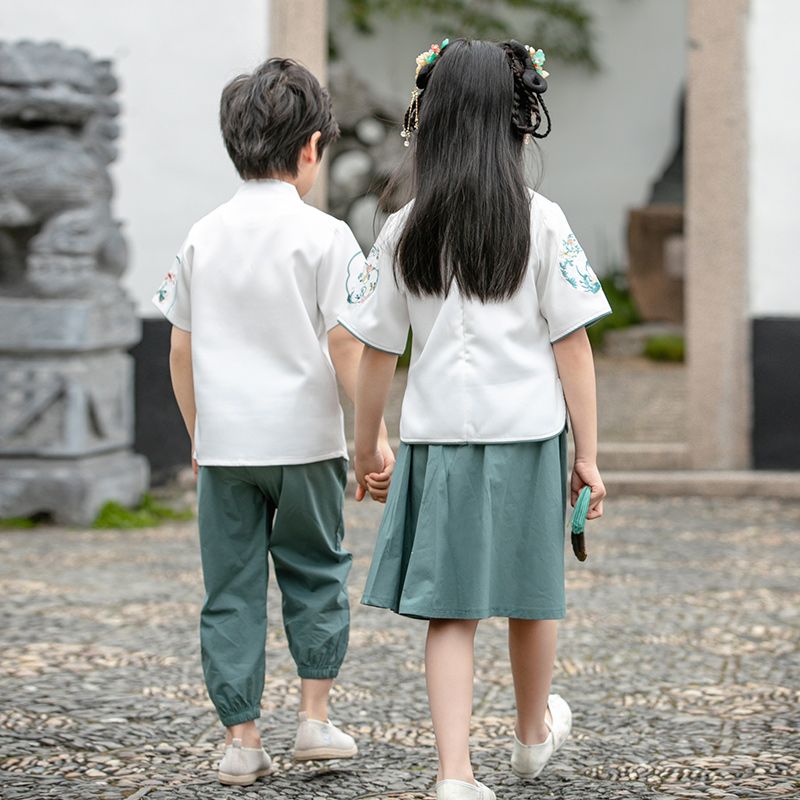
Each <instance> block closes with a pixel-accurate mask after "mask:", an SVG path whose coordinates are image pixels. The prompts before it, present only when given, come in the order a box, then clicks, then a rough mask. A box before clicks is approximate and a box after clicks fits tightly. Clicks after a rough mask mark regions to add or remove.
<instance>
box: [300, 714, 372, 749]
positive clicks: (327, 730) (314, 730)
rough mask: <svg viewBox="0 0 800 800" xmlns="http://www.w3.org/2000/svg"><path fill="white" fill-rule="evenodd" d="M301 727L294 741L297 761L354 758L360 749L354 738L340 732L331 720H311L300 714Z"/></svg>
mask: <svg viewBox="0 0 800 800" xmlns="http://www.w3.org/2000/svg"><path fill="white" fill-rule="evenodd" d="M299 718H300V725H299V727H298V728H297V738H296V739H295V740H294V759H295V761H321V760H323V759H328V758H353V757H354V756H356V755H358V747H356V743H355V740H354V739H353V737H352V736H348V735H347V734H346V733H344V732H343V731H340V730H339V729H338V728H337V727H336V726H335V725H334V724H333V723H332V722H331V721H330V720H326V721H325V722H322V721H320V720H318V719H309V718H308V715H307V714H306V713H305V711H301V712H300V714H299Z"/></svg>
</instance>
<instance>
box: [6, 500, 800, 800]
mask: <svg viewBox="0 0 800 800" xmlns="http://www.w3.org/2000/svg"><path fill="white" fill-rule="evenodd" d="M378 516H379V509H378V508H377V507H376V506H374V505H369V504H364V505H362V506H356V504H355V503H353V502H352V501H351V502H350V504H349V506H348V521H349V526H350V528H349V542H350V546H351V548H352V549H353V551H354V553H355V567H354V570H353V581H352V598H353V601H354V603H355V602H356V601H357V600H358V593H359V589H360V588H361V586H362V585H363V582H364V577H365V570H366V568H367V564H368V559H369V554H370V548H371V545H372V542H373V539H374V531H375V525H376V523H377V520H378ZM590 537H591V540H590V560H589V561H588V562H586V563H585V564H578V562H577V561H575V560H574V559H573V558H572V557H571V556H570V557H569V561H568V563H569V567H570V569H569V577H568V580H569V599H570V603H571V609H570V612H569V617H568V620H567V621H566V623H565V624H564V625H563V629H562V639H561V647H560V656H559V660H558V666H557V671H556V677H555V685H556V689H557V690H559V691H560V692H562V693H563V694H564V695H565V696H566V697H567V698H568V699H569V700H570V702H571V703H572V705H573V708H574V710H575V727H574V735H573V737H572V739H571V740H570V742H569V743H568V745H567V746H566V748H565V749H564V751H563V752H562V753H560V754H559V756H558V757H557V758H556V759H555V760H554V762H553V763H552V765H551V766H550V767H549V768H548V769H547V771H546V772H545V774H544V775H543V776H542V778H541V779H539V780H538V781H537V782H536V783H535V784H533V785H526V784H523V783H521V782H520V781H518V780H517V779H515V778H514V777H512V776H511V775H510V773H509V770H508V767H507V764H508V756H509V735H510V731H511V729H512V724H513V713H514V712H513V703H512V691H511V684H510V677H509V671H508V662H507V656H506V652H505V629H504V624H503V622H502V621H499V620H495V621H490V622H487V623H485V624H483V625H482V626H481V630H480V632H479V638H478V659H477V663H478V665H479V666H478V674H477V680H476V697H475V726H474V739H473V742H474V753H475V762H476V765H477V770H478V775H479V777H480V778H481V779H482V780H484V781H485V782H486V783H488V784H489V785H491V786H493V787H494V788H495V789H496V790H497V794H498V797H499V798H501V800H503V799H504V798H541V799H542V800H544V799H545V798H570V799H575V800H577V799H578V798H580V800H590V799H591V800H594V799H595V798H642V799H643V800H647V799H648V798H658V797H661V798H700V797H703V798H706V797H710V798H748V800H760V798H777V797H783V798H789V797H795V798H796V797H800V736H798V723H800V712H799V711H798V678H799V677H800V654H799V653H798V621H799V620H798V614H799V609H798V599H800V598H798V593H797V590H798V587H799V586H800V580H799V579H800V567H799V566H798V558H797V550H798V547H799V546H800V509H798V508H797V507H796V506H790V505H786V504H780V503H779V502H777V501H758V502H755V501H747V500H742V501H734V502H731V501H729V500H721V501H708V500H699V499H691V500H672V499H658V500H646V501H645V500H637V499H618V500H615V501H612V502H611V503H610V504H609V509H608V514H607V517H606V518H605V519H603V520H602V521H600V522H598V523H592V525H591V531H590ZM0 597H2V601H0V602H1V603H2V605H1V606H0V608H1V609H2V619H0V797H2V798H3V799H4V800H13V799H14V798H36V799H37V800H38V798H51V797H52V798H61V799H62V800H68V799H69V798H76V799H77V798H80V799H81V800H84V799H86V798H88V799H92V798H123V797H127V798H135V799H136V800H138V799H139V798H142V797H146V798H147V800H167V799H168V798H169V799H170V800H181V798H209V800H215V799H216V798H237V797H244V796H247V797H253V798H255V797H264V798H307V799H308V800H317V799H319V800H321V799H322V798H342V800H355V799H356V798H398V799H403V798H404V799H405V800H417V799H421V798H425V797H430V796H431V795H430V784H431V778H432V777H433V773H434V768H435V759H434V751H433V746H432V745H433V738H432V733H431V726H430V722H429V721H428V715H427V707H426V700H425V690H424V680H423V671H422V666H421V660H420V659H421V655H422V645H423V633H424V624H423V623H419V622H415V621H410V620H403V619H400V618H397V617H395V616H393V615H391V614H389V613H388V612H383V611H379V610H376V609H365V608H361V607H358V606H357V605H354V612H355V613H354V616H353V631H352V640H351V650H350V655H349V660H348V662H347V665H346V669H345V671H344V674H343V681H342V684H341V686H340V687H339V688H338V690H337V694H336V703H335V709H334V716H335V719H337V720H339V721H340V722H341V723H342V724H343V725H344V726H345V727H346V728H347V729H348V730H350V731H352V732H353V733H354V734H355V735H356V736H357V737H358V741H359V744H360V746H361V751H362V754H361V756H360V757H359V758H358V760H356V761H353V762H350V763H340V764H338V765H335V766H330V767H327V768H320V767H313V766H304V767H298V766H294V765H293V764H292V763H291V761H290V760H289V753H290V748H291V743H292V735H293V719H294V717H293V715H294V711H295V707H296V703H297V686H296V681H295V680H294V678H293V672H292V667H291V664H290V662H289V659H288V657H287V653H286V649H285V647H284V637H283V633H282V630H281V627H280V624H279V620H278V618H277V609H278V608H279V603H278V601H277V597H276V595H275V592H274V587H273V590H272V594H271V597H270V600H271V602H272V608H273V609H275V610H276V614H275V616H274V617H273V619H272V623H271V627H270V636H269V656H268V669H269V678H268V682H267V690H266V693H265V696H264V708H265V716H264V720H263V724H264V730H265V732H266V734H267V740H268V746H269V749H270V751H271V752H272V754H273V756H274V758H275V761H276V763H277V767H278V770H277V774H276V775H275V776H274V777H273V778H271V779H269V780H268V781H265V782H261V783H259V784H257V785H256V787H254V788H250V789H226V788H223V787H220V786H218V785H217V784H216V783H215V782H214V779H213V774H212V772H211V769H212V764H213V763H214V761H215V758H216V757H217V753H218V745H219V743H220V728H219V727H218V725H217V723H216V722H215V717H214V714H213V712H212V710H211V708H210V706H209V703H208V701H207V699H206V696H205V692H204V688H203V684H202V682H201V677H200V669H199V664H198V654H197V640H196V628H197V612H198V605H199V603H200V599H201V590H200V584H199V576H198V557H197V548H196V546H195V539H194V530H193V526H192V524H190V523H187V524H181V525H179V526H174V527H164V528H160V529H157V530H145V531H134V532H97V531H88V532H87V531H71V530H64V529H42V530H35V531H28V532H26V531H20V532H3V533H0Z"/></svg>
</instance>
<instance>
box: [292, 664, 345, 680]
mask: <svg viewBox="0 0 800 800" xmlns="http://www.w3.org/2000/svg"><path fill="white" fill-rule="evenodd" d="M297 674H298V675H299V676H300V677H301V678H309V679H311V680H317V681H323V680H328V679H329V678H335V677H336V676H337V675H338V674H339V667H299V666H298V668H297Z"/></svg>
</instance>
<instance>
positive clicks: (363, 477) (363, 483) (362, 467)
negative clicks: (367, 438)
mask: <svg viewBox="0 0 800 800" xmlns="http://www.w3.org/2000/svg"><path fill="white" fill-rule="evenodd" d="M355 471H356V480H357V481H358V486H357V487H356V500H358V501H361V500H363V499H364V498H365V497H366V496H367V490H368V489H369V487H368V485H367V476H368V475H380V473H381V472H383V456H382V455H381V453H380V451H379V450H375V452H374V453H372V454H369V455H358V454H356V463H355Z"/></svg>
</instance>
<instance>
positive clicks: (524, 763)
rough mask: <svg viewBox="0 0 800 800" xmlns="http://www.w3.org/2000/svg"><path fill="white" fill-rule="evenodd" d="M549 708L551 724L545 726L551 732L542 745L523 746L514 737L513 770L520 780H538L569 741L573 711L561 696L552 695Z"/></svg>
mask: <svg viewBox="0 0 800 800" xmlns="http://www.w3.org/2000/svg"><path fill="white" fill-rule="evenodd" d="M547 707H548V708H549V709H550V719H551V722H549V723H548V722H547V721H545V725H547V727H548V728H549V729H550V732H549V733H548V734H547V738H546V739H545V740H544V741H543V742H542V743H541V744H522V742H521V741H520V740H519V739H518V738H517V736H516V734H515V735H514V753H513V754H512V756H511V770H512V771H513V773H514V774H515V775H516V776H517V777H518V778H524V779H527V780H532V779H533V778H537V777H538V776H539V774H540V773H541V771H542V770H543V769H544V767H545V764H547V762H548V761H549V760H550V758H551V757H552V756H553V754H554V753H555V752H556V751H557V750H558V749H559V748H560V747H561V745H563V744H564V742H566V741H567V737H568V736H569V734H570V731H571V730H572V711H571V710H570V707H569V705H568V704H567V701H566V700H564V698H563V697H561V695H559V694H551V695H550V697H549V698H548V700H547Z"/></svg>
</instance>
